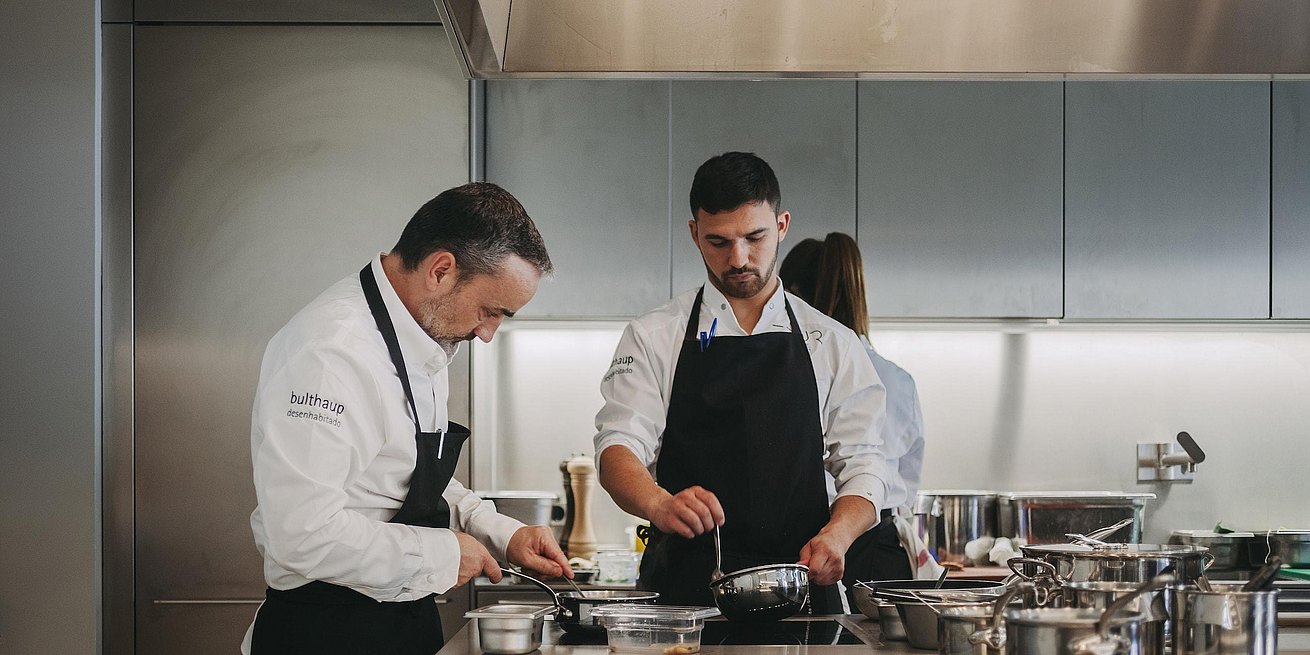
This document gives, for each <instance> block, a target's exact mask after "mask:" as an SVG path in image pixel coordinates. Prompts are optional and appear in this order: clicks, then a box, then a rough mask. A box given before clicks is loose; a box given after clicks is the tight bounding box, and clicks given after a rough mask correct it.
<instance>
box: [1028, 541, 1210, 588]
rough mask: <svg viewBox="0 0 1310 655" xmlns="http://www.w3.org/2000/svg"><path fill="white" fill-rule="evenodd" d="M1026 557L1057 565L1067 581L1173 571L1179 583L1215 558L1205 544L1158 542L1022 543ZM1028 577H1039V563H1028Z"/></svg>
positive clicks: (1140, 577) (1135, 578) (1143, 577)
mask: <svg viewBox="0 0 1310 655" xmlns="http://www.w3.org/2000/svg"><path fill="white" fill-rule="evenodd" d="M1020 551H1021V552H1022V553H1023V556H1024V557H1027V558H1032V559H1037V560H1042V561H1044V562H1047V563H1049V564H1051V565H1052V566H1054V567H1055V572H1056V574H1057V575H1058V576H1059V578H1060V579H1062V580H1063V581H1065V582H1136V583H1143V582H1146V581H1148V580H1151V579H1153V578H1155V577H1156V576H1158V575H1160V574H1161V573H1165V572H1170V573H1173V574H1174V576H1175V577H1177V578H1178V580H1179V581H1180V583H1191V582H1195V581H1196V579H1197V578H1199V577H1201V575H1202V574H1204V573H1205V569H1206V567H1208V566H1209V564H1210V562H1212V561H1213V560H1214V558H1213V556H1211V555H1210V552H1209V549H1208V548H1205V547H1204V546H1161V545H1157V544H1108V545H1107V546H1095V547H1093V546H1083V545H1078V544H1046V545H1038V546H1021V547H1020ZM1021 573H1022V574H1023V575H1024V576H1025V577H1040V575H1041V571H1040V570H1039V569H1038V567H1036V566H1031V565H1027V564H1025V565H1024V566H1023V567H1022V570H1021Z"/></svg>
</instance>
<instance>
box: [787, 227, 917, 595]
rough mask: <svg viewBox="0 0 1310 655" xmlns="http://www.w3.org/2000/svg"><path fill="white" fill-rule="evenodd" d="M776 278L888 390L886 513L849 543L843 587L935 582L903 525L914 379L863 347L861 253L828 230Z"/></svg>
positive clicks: (803, 245)
mask: <svg viewBox="0 0 1310 655" xmlns="http://www.w3.org/2000/svg"><path fill="white" fill-rule="evenodd" d="M779 277H781V278H782V281H783V285H784V286H785V287H786V289H787V290H788V291H790V292H792V293H793V294H795V295H797V296H799V297H800V298H801V299H802V300H805V301H806V302H808V303H809V304H810V305H812V306H813V307H814V308H815V309H818V310H819V311H821V312H823V313H825V314H827V315H828V316H830V317H832V318H833V319H836V320H837V321H838V322H839V323H841V324H842V325H845V326H846V327H848V328H850V329H851V330H853V331H854V332H855V333H856V334H858V335H859V336H860V340H861V341H862V342H863V343H864V349H865V351H866V352H867V353H868V355H869V360H870V361H872V362H873V367H874V370H876V371H877V372H878V377H879V378H881V379H882V382H883V384H884V385H885V386H886V387H887V421H886V423H885V425H884V429H883V435H882V437H883V447H884V449H885V451H886V455H887V462H888V466H889V468H891V470H890V471H888V472H887V475H886V477H885V479H886V480H887V487H888V488H887V501H886V502H887V505H886V506H887V507H889V508H893V509H895V510H896V511H895V514H896V516H895V518H893V519H892V521H887V520H883V521H881V522H880V523H878V524H877V525H875V526H874V527H873V528H870V529H869V531H868V532H865V533H864V534H863V535H862V536H860V537H859V538H858V539H856V540H855V542H854V543H853V544H851V547H850V549H849V550H847V552H846V572H845V575H843V576H842V582H843V583H844V585H845V586H846V588H847V590H848V593H849V590H850V589H851V586H852V585H853V584H854V583H855V582H857V581H865V582H867V581H870V580H899V579H907V578H935V577H937V575H938V574H939V572H940V571H941V567H940V566H939V565H938V564H937V562H936V561H934V560H933V558H932V557H931V555H929V554H928V552H927V549H926V548H925V547H924V545H923V541H922V539H920V538H919V537H918V536H917V534H916V533H915V531H914V527H913V526H912V525H911V524H910V522H909V521H908V520H907V517H909V516H912V508H911V507H910V504H911V503H913V502H914V498H915V494H917V493H918V491H919V479H920V477H921V473H922V471H923V412H922V411H921V410H920V408H919V393H918V391H917V390H916V389H915V386H914V378H912V377H910V374H909V373H906V372H905V370H904V369H902V368H901V367H899V366H897V365H896V364H894V363H892V362H891V361H889V360H888V359H887V358H885V357H883V356H882V355H879V354H878V352H877V351H876V350H874V348H873V344H872V343H870V341H869V312H868V308H867V306H866V304H865V293H864V268H863V265H862V263H861V260H860V249H859V246H858V245H857V244H856V243H855V239H852V238H851V237H850V236H849V235H846V234H842V233H841V232H832V233H830V234H828V236H826V237H825V238H824V240H823V241H818V240H816V239H805V240H803V241H801V242H800V243H798V244H796V246H795V247H794V248H792V250H791V252H790V253H788V254H787V257H786V258H785V259H784V260H783V262H782V267H781V268H780V269H779Z"/></svg>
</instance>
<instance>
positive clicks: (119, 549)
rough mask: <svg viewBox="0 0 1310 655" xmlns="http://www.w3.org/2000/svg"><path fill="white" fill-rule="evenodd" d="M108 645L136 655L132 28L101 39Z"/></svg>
mask: <svg viewBox="0 0 1310 655" xmlns="http://www.w3.org/2000/svg"><path fill="white" fill-rule="evenodd" d="M100 54H101V60H100V66H101V67H100V73H101V100H100V112H101V121H100V129H101V133H100V157H101V168H100V171H101V172H100V178H101V188H100V192H101V248H102V253H103V255H102V262H101V271H102V274H103V282H102V285H101V321H102V325H103V334H102V344H101V359H102V366H103V370H102V376H103V378H102V379H103V382H102V384H103V415H102V418H101V420H102V425H103V426H104V427H103V431H104V440H103V442H102V461H101V467H102V478H101V479H102V482H101V484H102V487H101V495H102V498H103V503H104V508H103V512H102V521H103V525H104V542H103V551H102V552H103V556H104V568H103V576H102V577H103V591H102V599H103V600H102V602H103V608H102V610H101V614H102V617H103V618H102V630H103V632H102V639H103V643H104V648H105V652H110V653H131V652H134V640H135V637H134V634H133V629H132V625H133V618H132V617H133V606H132V603H133V592H134V577H135V574H134V571H133V558H134V553H133V550H134V546H133V532H134V530H133V521H134V518H133V511H134V507H133V482H132V475H133V473H134V471H133V466H132V437H133V428H132V384H133V377H132V376H133V372H132V359H133V343H132V26H131V25H103V26H102V27H101V31H100Z"/></svg>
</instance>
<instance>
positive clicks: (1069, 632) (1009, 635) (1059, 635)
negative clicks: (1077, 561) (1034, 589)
mask: <svg viewBox="0 0 1310 655" xmlns="http://www.w3.org/2000/svg"><path fill="white" fill-rule="evenodd" d="M1102 614H1103V611H1102V610H1096V609H1078V608H1073V607H1044V608H1039V609H1030V610H1025V609H1012V610H1006V612H1005V652H1006V653H1007V654H1009V655H1086V651H1084V650H1082V649H1080V648H1078V646H1077V644H1079V643H1080V642H1082V641H1084V640H1087V639H1090V638H1094V637H1096V636H1097V634H1098V632H1097V625H1098V624H1099V623H1100V621H1101V615H1102ZM1109 625H1110V628H1109V632H1110V634H1111V635H1112V636H1115V637H1117V638H1118V639H1119V640H1120V641H1121V643H1123V644H1126V647H1125V648H1121V649H1119V650H1117V651H1116V655H1139V654H1141V653H1142V651H1140V650H1139V648H1140V644H1141V638H1142V637H1141V632H1142V615H1141V614H1138V613H1137V612H1117V613H1116V614H1115V615H1114V616H1113V617H1112V618H1111V619H1110V624H1109Z"/></svg>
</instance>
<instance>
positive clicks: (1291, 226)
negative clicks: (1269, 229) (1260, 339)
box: [1271, 82, 1310, 318]
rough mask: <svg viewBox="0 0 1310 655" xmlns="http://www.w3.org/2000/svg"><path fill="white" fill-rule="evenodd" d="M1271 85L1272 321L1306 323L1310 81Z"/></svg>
mask: <svg viewBox="0 0 1310 655" xmlns="http://www.w3.org/2000/svg"><path fill="white" fill-rule="evenodd" d="M1273 84H1274V88H1273V139H1272V140H1271V141H1272V144H1273V171H1271V173H1272V176H1273V182H1272V185H1271V186H1272V192H1273V198H1272V200H1273V202H1272V205H1271V209H1272V210H1273V216H1272V221H1273V239H1272V244H1273V253H1272V256H1273V266H1272V268H1273V280H1272V284H1273V317H1274V318H1310V82H1274V83H1273Z"/></svg>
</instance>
